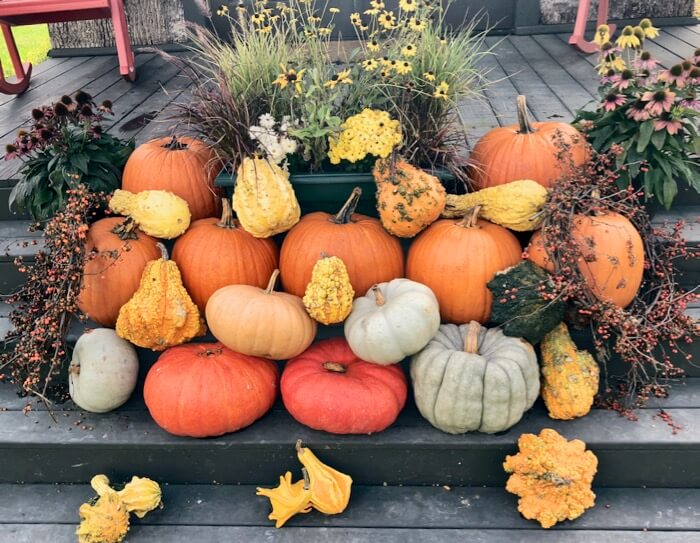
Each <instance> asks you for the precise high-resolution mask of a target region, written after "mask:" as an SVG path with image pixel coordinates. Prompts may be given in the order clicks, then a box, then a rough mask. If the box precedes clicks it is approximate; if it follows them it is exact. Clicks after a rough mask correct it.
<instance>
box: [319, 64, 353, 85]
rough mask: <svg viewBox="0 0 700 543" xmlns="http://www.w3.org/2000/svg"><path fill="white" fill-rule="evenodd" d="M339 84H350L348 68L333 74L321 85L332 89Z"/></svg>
mask: <svg viewBox="0 0 700 543" xmlns="http://www.w3.org/2000/svg"><path fill="white" fill-rule="evenodd" d="M339 84H345V85H352V79H350V68H348V69H346V70H343V71H342V72H338V73H337V74H333V76H332V77H331V78H330V79H329V80H328V81H326V82H325V83H324V84H323V86H324V87H327V88H330V89H334V88H335V87H336V86H337V85H339Z"/></svg>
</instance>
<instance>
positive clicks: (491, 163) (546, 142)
mask: <svg viewBox="0 0 700 543" xmlns="http://www.w3.org/2000/svg"><path fill="white" fill-rule="evenodd" d="M517 111H518V124H514V125H510V126H503V127H500V128H494V129H493V130H490V131H489V132H487V133H486V134H485V135H484V136H483V137H482V138H481V139H480V140H479V141H478V142H477V143H476V145H475V146H474V150H473V151H472V155H471V168H470V174H471V178H472V181H473V182H474V185H475V186H476V187H477V188H479V189H483V188H486V187H493V186H496V185H503V184H505V183H510V182H511V181H517V180H519V179H532V180H534V181H537V182H538V183H539V184H540V185H543V186H545V187H550V186H551V185H552V183H554V182H555V181H556V180H557V179H559V178H560V177H561V176H562V174H564V173H565V172H566V170H567V169H568V167H569V158H568V157H567V158H566V159H564V160H558V159H557V155H558V153H559V152H560V149H559V147H558V146H557V142H558V140H559V137H560V135H561V138H562V141H563V142H566V143H567V144H570V145H571V157H570V159H571V160H572V161H573V163H574V165H575V166H581V165H583V164H584V163H585V162H586V160H587V158H588V145H587V143H586V140H585V138H584V137H583V135H581V134H580V133H579V132H578V130H576V129H575V128H574V127H573V126H571V125H570V124H568V123H560V122H554V121H547V122H535V123H531V122H530V120H529V118H528V114H527V103H526V101H525V97H524V96H518V98H517Z"/></svg>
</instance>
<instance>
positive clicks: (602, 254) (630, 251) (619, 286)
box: [528, 213, 645, 307]
mask: <svg viewBox="0 0 700 543" xmlns="http://www.w3.org/2000/svg"><path fill="white" fill-rule="evenodd" d="M571 235H572V238H573V239H574V240H575V241H576V244H577V246H578V248H579V250H580V251H581V258H580V259H579V263H578V267H579V270H581V274H582V275H583V277H584V278H585V279H586V282H587V283H588V286H589V287H590V289H591V292H593V295H594V296H595V297H596V298H598V299H599V300H604V301H609V302H612V303H614V304H615V305H618V306H620V307H627V306H628V305H629V304H630V303H631V302H632V300H634V298H635V296H636V295H637V292H638V291H639V287H640V286H641V284H642V279H643V276H644V256H645V255H644V242H643V241H642V237H641V236H640V235H639V232H638V231H637V229H636V228H635V227H634V225H633V224H632V223H631V222H630V221H629V220H628V219H627V218H626V217H623V216H622V215H620V214H619V213H607V214H604V215H598V216H595V217H584V216H577V217H575V219H574V224H573V228H572V231H571ZM553 243H557V240H553ZM528 258H529V259H530V260H531V261H532V262H533V263H535V264H537V265H538V266H540V267H542V268H544V269H546V270H548V271H550V272H553V271H554V269H555V266H554V263H553V262H552V260H551V259H550V257H549V255H548V253H547V251H546V249H545V238H544V236H543V234H542V232H541V231H538V232H536V233H535V234H534V235H533V236H532V239H531V240H530V245H529V246H528Z"/></svg>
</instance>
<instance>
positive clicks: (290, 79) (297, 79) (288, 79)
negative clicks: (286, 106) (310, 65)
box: [272, 64, 306, 94]
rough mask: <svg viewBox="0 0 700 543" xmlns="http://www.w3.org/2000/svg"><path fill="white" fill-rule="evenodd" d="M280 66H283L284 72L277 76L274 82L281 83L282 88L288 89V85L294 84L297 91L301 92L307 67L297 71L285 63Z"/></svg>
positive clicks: (274, 83) (275, 83)
mask: <svg viewBox="0 0 700 543" xmlns="http://www.w3.org/2000/svg"><path fill="white" fill-rule="evenodd" d="M280 67H281V68H282V73H281V74H280V75H279V76H277V79H275V80H274V81H273V82H272V84H273V85H279V86H280V88H281V89H286V88H287V85H289V86H293V87H294V90H295V91H296V93H297V94H301V90H302V87H301V84H302V81H303V79H304V72H306V68H304V69H303V70H299V71H298V72H297V71H296V70H295V69H294V68H287V67H286V66H285V65H284V64H280Z"/></svg>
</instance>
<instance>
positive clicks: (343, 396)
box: [280, 338, 408, 434]
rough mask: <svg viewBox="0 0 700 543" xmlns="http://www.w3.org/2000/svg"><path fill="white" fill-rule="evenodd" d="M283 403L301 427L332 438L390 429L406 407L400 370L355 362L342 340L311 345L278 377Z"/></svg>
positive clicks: (403, 382)
mask: <svg viewBox="0 0 700 543" xmlns="http://www.w3.org/2000/svg"><path fill="white" fill-rule="evenodd" d="M280 388H281V390H282V399H283V400H284V405H285V407H286V408H287V410H288V411H289V412H290V413H291V415H292V416H293V417H294V418H295V419H296V420H297V421H298V422H300V423H301V424H304V425H305V426H309V427H310V428H313V429H315V430H324V431H326V432H330V433H332V434H372V433H375V432H381V431H382V430H384V429H386V428H387V427H389V426H391V424H393V422H394V421H395V420H396V417H397V416H398V415H399V413H400V412H401V409H402V408H403V406H404V404H405V403H406V395H407V392H408V386H407V381H406V376H405V375H404V373H403V371H402V370H401V368H400V367H399V366H395V365H394V366H380V365H378V364H372V363H370V362H365V361H364V360H361V359H359V358H358V357H357V356H355V354H354V353H353V352H352V350H350V347H349V346H348V343H347V341H345V339H344V338H333V339H328V340H325V341H320V342H318V343H316V344H315V345H312V346H311V347H310V348H309V349H307V350H306V351H304V352H303V353H302V354H300V355H299V356H297V357H296V358H293V359H292V360H290V361H289V362H288V363H287V365H286V367H285V368H284V371H283V372H282V381H281V385H280Z"/></svg>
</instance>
